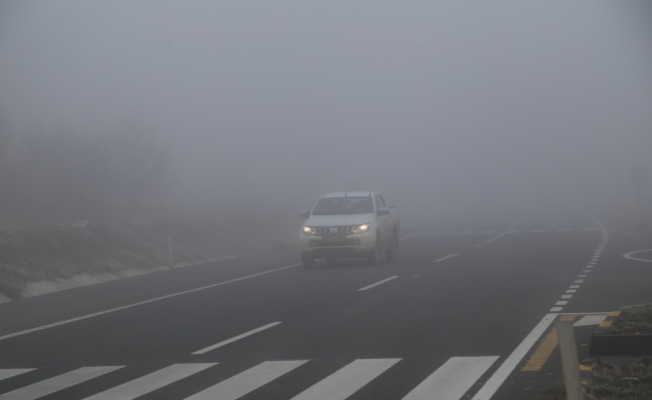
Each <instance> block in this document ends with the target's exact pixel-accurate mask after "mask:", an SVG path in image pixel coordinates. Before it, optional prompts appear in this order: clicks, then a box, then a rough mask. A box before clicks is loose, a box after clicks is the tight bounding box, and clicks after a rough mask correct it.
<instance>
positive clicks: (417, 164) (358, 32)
mask: <svg viewBox="0 0 652 400" xmlns="http://www.w3.org/2000/svg"><path fill="white" fill-rule="evenodd" d="M651 17H652V6H651V5H650V3H649V2H645V1H640V2H606V1H575V2H563V1H556V2H551V1H545V2H543V1H542V2H521V1H501V2H430V1H423V2H405V1H401V2H385V1H375V0H374V1H354V2H350V1H347V2H344V1H341V2H334V1H328V2H326V1H323V2H317V1H315V2H307V1H219V2H208V1H206V2H200V1H193V2H190V1H184V2H181V1H177V2H174V1H110V2H108V1H107V2H99V1H48V2H18V1H3V2H2V3H0V208H1V209H2V212H1V213H0V214H3V215H4V218H5V219H7V220H13V221H15V220H20V219H25V218H36V217H37V218H39V219H43V220H48V219H57V218H59V219H70V220H74V219H90V220H96V219H103V218H110V216H111V212H112V210H116V209H119V208H125V209H133V210H143V209H145V208H147V207H149V208H155V209H157V210H159V211H160V210H164V212H170V213H174V212H178V211H180V210H230V209H232V208H234V207H236V208H239V209H245V210H252V211H256V212H269V213H283V214H284V215H286V214H287V215H292V216H293V218H294V217H296V218H297V224H298V223H300V222H299V221H300V220H299V218H298V212H299V210H301V209H306V208H309V207H311V206H312V205H313V204H314V202H315V201H316V199H317V198H318V197H319V196H320V195H321V194H323V193H326V192H330V191H341V190H344V189H369V190H377V191H379V192H381V193H382V194H383V195H384V196H385V198H386V199H387V201H388V203H390V204H392V205H397V206H398V207H399V208H400V210H401V215H402V218H403V221H404V223H406V224H409V223H418V222H423V220H437V219H441V218H469V217H477V218H490V217H495V216H498V217H501V218H502V217H505V218H514V219H515V218H518V217H521V216H525V215H541V216H549V215H555V216H560V215H561V216H576V215H583V216H597V217H602V216H606V217H620V218H629V217H631V215H632V214H633V213H634V207H635V196H634V193H635V192H634V184H633V183H632V182H631V180H630V177H629V170H630V168H632V167H635V166H642V167H644V168H646V169H647V180H646V182H645V183H643V184H642V186H641V201H642V206H643V209H644V211H645V212H648V213H649V212H650V210H651V209H652V190H651V185H650V182H651V181H652V157H651V155H652V73H651V72H652V40H651V39H652V24H650V22H652V18H651Z"/></svg>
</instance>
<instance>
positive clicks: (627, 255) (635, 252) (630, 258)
mask: <svg viewBox="0 0 652 400" xmlns="http://www.w3.org/2000/svg"><path fill="white" fill-rule="evenodd" d="M646 251H652V249H647V250H638V251H631V252H629V253H627V254H623V257H625V258H626V259H628V260H634V261H643V262H652V260H650V259H646V258H637V257H632V255H633V254H637V253H644V252H646Z"/></svg>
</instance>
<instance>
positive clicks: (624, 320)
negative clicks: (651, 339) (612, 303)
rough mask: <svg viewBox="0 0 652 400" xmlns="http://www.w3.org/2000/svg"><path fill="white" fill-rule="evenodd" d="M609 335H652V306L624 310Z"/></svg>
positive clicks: (645, 305) (646, 305)
mask: <svg viewBox="0 0 652 400" xmlns="http://www.w3.org/2000/svg"><path fill="white" fill-rule="evenodd" d="M609 333H614V334H643V333H652V304H644V305H640V306H634V307H627V308H624V309H623V311H622V312H621V313H620V315H619V316H618V317H616V319H615V320H614V322H613V324H611V327H610V329H609ZM650 398H651V399H652V397H650Z"/></svg>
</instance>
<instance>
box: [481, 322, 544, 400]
mask: <svg viewBox="0 0 652 400" xmlns="http://www.w3.org/2000/svg"><path fill="white" fill-rule="evenodd" d="M555 318H557V314H546V315H545V317H543V319H542V320H541V321H540V322H539V323H538V324H537V326H535V327H534V329H532V332H530V333H529V334H528V335H527V336H526V337H525V339H523V341H522V342H521V344H519V345H518V347H517V348H516V349H515V350H514V351H513V352H512V354H510V355H509V357H507V359H506V360H505V361H504V362H503V363H502V364H501V366H500V367H498V369H497V370H496V372H494V374H493V375H491V378H489V379H488V380H487V382H485V384H484V385H483V386H482V387H481V388H480V390H479V391H478V393H476V395H475V396H473V400H489V399H491V396H493V395H494V393H496V391H497V390H498V388H499V387H500V386H501V385H502V384H503V382H505V380H506V379H507V377H508V376H509V375H510V374H511V373H512V371H513V370H514V368H516V366H517V365H518V363H519V362H521V360H522V359H523V357H525V355H526V354H527V352H528V351H530V349H531V348H532V346H534V344H535V343H536V342H537V340H539V337H541V335H543V333H544V332H545V331H546V330H547V329H548V327H549V326H550V324H551V323H552V321H554V320H555Z"/></svg>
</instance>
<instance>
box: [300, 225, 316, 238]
mask: <svg viewBox="0 0 652 400" xmlns="http://www.w3.org/2000/svg"><path fill="white" fill-rule="evenodd" d="M301 232H303V234H304V235H306V236H310V235H314V234H315V229H314V228H312V227H310V226H304V227H303V228H302V229H301Z"/></svg>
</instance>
